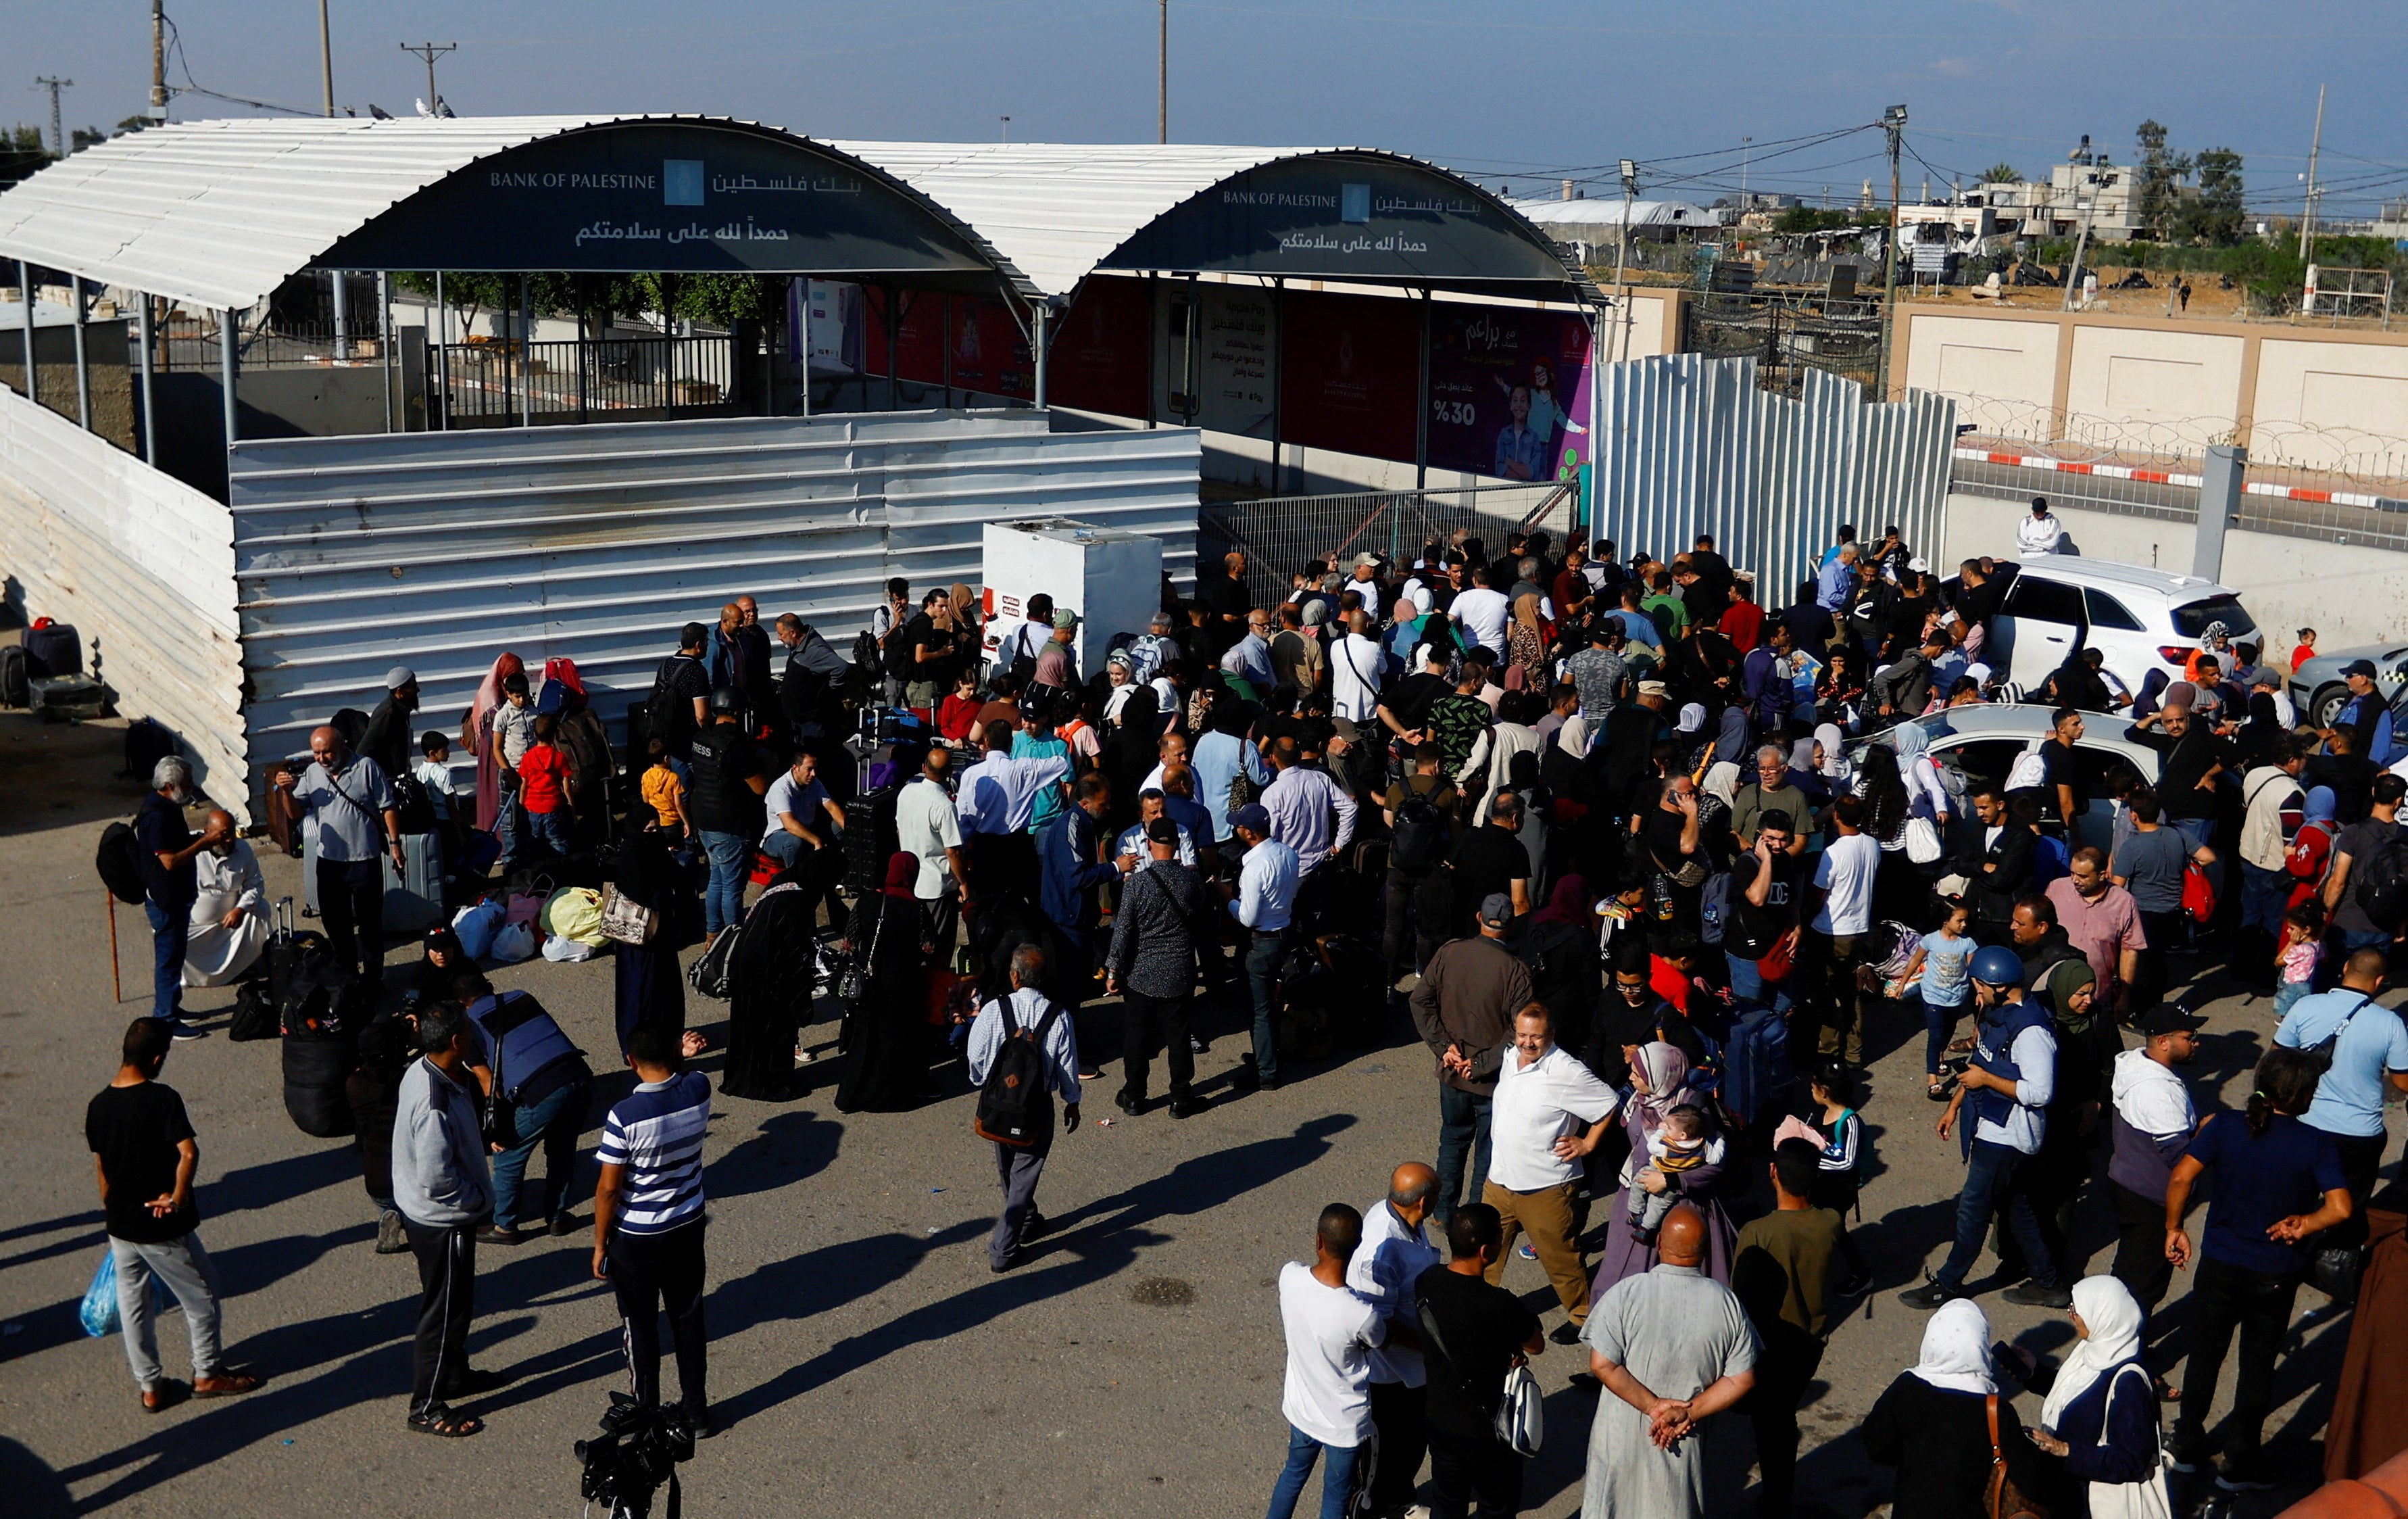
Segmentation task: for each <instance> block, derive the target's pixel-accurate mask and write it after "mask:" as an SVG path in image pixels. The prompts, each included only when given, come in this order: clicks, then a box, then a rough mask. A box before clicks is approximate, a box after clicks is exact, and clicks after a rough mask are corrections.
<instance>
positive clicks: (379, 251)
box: [318, 122, 986, 274]
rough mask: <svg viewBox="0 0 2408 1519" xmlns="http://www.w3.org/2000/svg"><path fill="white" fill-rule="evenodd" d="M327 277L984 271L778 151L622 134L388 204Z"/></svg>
mask: <svg viewBox="0 0 2408 1519" xmlns="http://www.w3.org/2000/svg"><path fill="white" fill-rule="evenodd" d="M318 262H319V263H320V264H321V265H323V266H326V267H333V268H355V269H371V268H373V269H485V270H505V271H508V270H520V269H544V270H594V271H627V272H633V271H655V270H672V271H676V270H688V271H705V270H759V271H782V272H794V271H804V270H808V271H811V272H816V273H825V274H842V273H848V272H860V273H865V274H868V273H900V272H928V271H960V272H964V273H969V272H975V271H980V270H982V269H984V268H985V266H986V265H985V264H984V262H983V261H982V259H981V258H980V257H979V256H978V255H977V254H976V253H975V252H974V251H971V250H970V249H969V248H968V246H967V244H966V243H965V242H964V240H963V239H962V238H961V237H960V236H957V235H956V234H954V233H953V231H952V229H950V228H949V227H947V226H945V225H944V224H943V223H942V222H939V220H938V219H937V218H936V217H934V216H932V215H931V214H930V213H929V212H928V211H927V210H926V209H925V208H923V207H922V206H920V205H919V204H918V203H917V202H916V201H914V200H912V199H911V198H910V197H909V196H907V195H905V194H904V193H901V192H900V191H897V190H896V189H895V188H894V187H893V186H891V185H889V184H888V183H886V182H885V181H884V180H882V179H874V178H872V177H870V176H868V175H867V174H864V173H863V172H861V171H860V170H859V169H858V168H856V167H855V166H854V165H853V164H851V163H850V162H849V161H847V160H844V159H841V158H838V157H835V156H833V155H829V154H825V153H822V152H818V151H816V150H812V149H810V148H809V147H807V146H805V145H803V144H800V143H797V142H795V141H793V140H791V139H785V138H779V137H772V136H763V135H760V134H757V133H752V132H747V131H743V130H741V129H738V128H729V127H720V126H713V125H700V124H695V123H667V122H631V123H626V124H623V125H614V126H604V127H595V128H592V129H589V130H585V131H580V132H570V133H565V134H563V135H561V136H556V137H547V138H545V139H543V140H542V141H540V142H532V143H528V144H527V145H525V146H524V147H522V148H513V149H510V150H507V151H505V152H501V153H496V154H495V155H494V156H493V157H491V158H487V159H482V160H480V161H479V162H477V163H475V164H472V165H468V166H467V167H466V168H464V169H461V170H460V171H458V172H457V173H454V174H452V176H450V177H449V178H448V179H443V180H441V181H439V182H438V183H436V184H434V185H431V186H429V187H427V188H426V189H424V190H423V191H421V192H419V193H417V194H415V195H412V196H410V197H409V199H407V200H405V201H403V202H402V203H401V204H400V205H398V206H396V207H394V208H393V209H392V210H390V211H387V212H386V213H385V214H384V215H382V216H380V217H378V218H377V219H376V220H374V221H372V222H369V223H368V224H367V225H366V226H365V227H363V228H361V229H360V230H359V231H358V232H355V233H353V234H352V235H351V236H348V237H345V238H344V239H343V240H342V241H340V242H338V243H337V244H336V245H335V247H334V248H332V249H330V250H329V251H327V253H326V254H325V255H324V256H323V257H322V258H321V259H320V260H319V261H318Z"/></svg>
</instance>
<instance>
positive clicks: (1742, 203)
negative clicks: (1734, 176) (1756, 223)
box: [1739, 137, 1756, 216]
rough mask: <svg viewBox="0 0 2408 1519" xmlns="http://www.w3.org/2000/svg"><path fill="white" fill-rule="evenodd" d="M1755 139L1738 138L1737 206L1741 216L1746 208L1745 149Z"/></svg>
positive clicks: (1744, 213)
mask: <svg viewBox="0 0 2408 1519" xmlns="http://www.w3.org/2000/svg"><path fill="white" fill-rule="evenodd" d="M1755 141H1756V139H1755V138H1754V137H1742V138H1740V139H1739V208H1740V214H1741V215H1742V216H1744V215H1746V214H1747V210H1748V204H1747V150H1748V148H1749V146H1750V145H1751V144H1753V143H1754V142H1755Z"/></svg>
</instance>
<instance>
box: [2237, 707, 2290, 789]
mask: <svg viewBox="0 0 2408 1519" xmlns="http://www.w3.org/2000/svg"><path fill="white" fill-rule="evenodd" d="M2290 738H2291V734H2290V730H2289V729H2287V728H2286V727H2284V726H2283V709H2281V708H2280V707H2278V706H2276V705H2275V703H2274V694H2273V693H2272V692H2271V691H2253V692H2251V693H2250V694H2249V721H2247V722H2246V723H2243V724H2242V725H2241V731H2240V732H2239V733H2236V734H2234V735H2233V736H2232V757H2233V759H2234V761H2235V762H2236V763H2237V764H2238V765H2239V766H2240V767H2241V772H2242V773H2243V775H2246V774H2247V773H2248V772H2249V771H2251V770H2253V769H2256V768H2257V767H2258V766H2261V765H2273V764H2277V763H2279V762H2280V761H2281V759H2282V757H2283V750H2284V747H2285V746H2286V744H2288V743H2289V742H2290Z"/></svg>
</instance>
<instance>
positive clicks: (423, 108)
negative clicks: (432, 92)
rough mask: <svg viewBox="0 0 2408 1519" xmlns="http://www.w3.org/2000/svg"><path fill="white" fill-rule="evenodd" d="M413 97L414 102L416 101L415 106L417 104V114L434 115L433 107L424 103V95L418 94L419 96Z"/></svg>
mask: <svg viewBox="0 0 2408 1519" xmlns="http://www.w3.org/2000/svg"><path fill="white" fill-rule="evenodd" d="M413 98H414V99H415V102H416V104H417V106H418V114H419V115H421V116H432V115H434V114H435V111H434V108H433V107H430V106H428V105H427V104H426V97H425V96H424V95H419V96H415V97H413Z"/></svg>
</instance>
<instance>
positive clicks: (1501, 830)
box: [1441, 791, 1530, 939]
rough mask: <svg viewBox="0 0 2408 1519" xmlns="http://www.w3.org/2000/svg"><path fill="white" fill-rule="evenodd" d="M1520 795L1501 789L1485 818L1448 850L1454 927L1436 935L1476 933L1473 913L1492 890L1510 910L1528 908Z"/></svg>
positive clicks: (1522, 911) (1527, 869) (1527, 866)
mask: <svg viewBox="0 0 2408 1519" xmlns="http://www.w3.org/2000/svg"><path fill="white" fill-rule="evenodd" d="M1524 822H1525V820H1524V818H1523V816H1522V798H1521V797H1519V796H1517V795H1514V794H1513V793H1512V792H1510V791H1500V792H1498V794H1497V800H1496V802H1495V804H1494V805H1493V806H1491V807H1490V809H1489V811H1488V821H1487V822H1486V823H1484V824H1481V825H1480V826H1479V827H1477V828H1467V829H1465V830H1464V831H1463V833H1462V835H1461V836H1460V837H1459V838H1456V839H1455V848H1454V850H1453V851H1452V852H1450V853H1448V855H1447V864H1448V865H1449V866H1450V867H1452V868H1451V869H1450V870H1449V871H1448V876H1449V878H1450V879H1449V884H1450V885H1451V887H1452V889H1453V891H1454V903H1453V907H1454V910H1453V912H1452V913H1451V914H1450V916H1451V917H1452V919H1453V927H1452V929H1451V931H1450V932H1448V933H1446V934H1445V935H1443V936H1441V937H1443V938H1446V939H1462V938H1464V937H1466V936H1468V935H1469V934H1473V933H1476V932H1478V929H1477V928H1475V927H1474V926H1473V925H1472V922H1471V918H1472V914H1473V913H1474V912H1476V911H1478V910H1479V909H1480V904H1481V903H1483V902H1484V901H1486V900H1488V898H1489V897H1490V896H1492V895H1502V896H1506V897H1507V898H1508V899H1510V900H1511V901H1512V904H1513V915H1514V916H1515V917H1517V918H1518V917H1521V916H1523V915H1525V914H1526V913H1527V912H1528V911H1529V910H1530V852H1529V850H1527V848H1525V847H1524V846H1523V843H1522V838H1521V832H1522V828H1523V826H1524Z"/></svg>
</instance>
